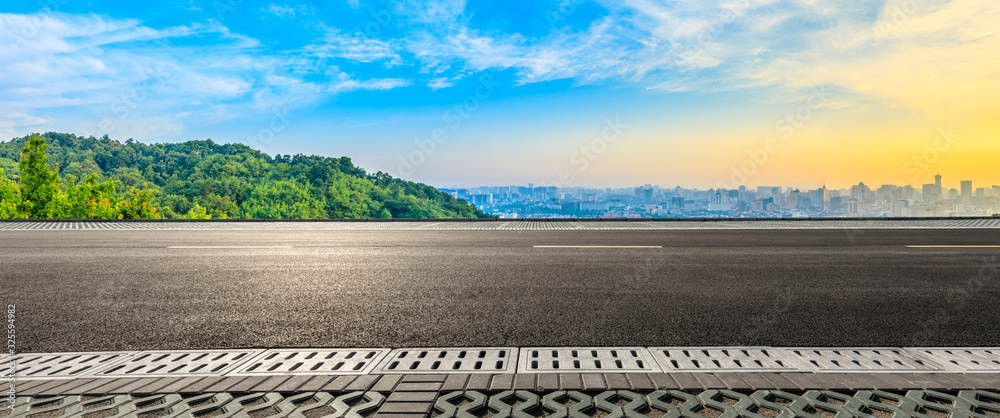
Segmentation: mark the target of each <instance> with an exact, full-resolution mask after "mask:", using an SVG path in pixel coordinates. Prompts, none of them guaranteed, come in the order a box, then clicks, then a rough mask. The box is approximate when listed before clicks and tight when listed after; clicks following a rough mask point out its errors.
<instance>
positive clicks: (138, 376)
mask: <svg viewBox="0 0 1000 418" xmlns="http://www.w3.org/2000/svg"><path fill="white" fill-rule="evenodd" d="M10 360H11V358H9V357H6V358H2V359H0V362H4V363H8V362H9V361H10ZM14 360H16V361H17V364H18V365H19V366H18V367H19V372H18V379H17V380H16V382H15V383H16V386H15V387H16V392H15V396H16V401H15V405H14V407H15V408H14V410H13V414H10V411H9V403H6V404H0V406H6V407H8V409H7V410H4V411H5V412H4V414H5V415H0V416H35V417H38V418H42V417H54V416H69V415H73V414H82V415H87V416H88V417H90V416H94V417H97V416H100V417H108V416H113V415H115V416H143V417H147V416H148V417H154V416H156V417H158V416H175V415H190V416H202V415H210V416H216V415H224V416H230V415H237V416H254V417H263V416H286V415H289V414H291V415H292V416H309V417H313V416H367V415H371V414H374V413H376V412H377V413H378V415H379V416H411V417H412V416H426V415H429V414H432V413H433V414H437V415H441V416H468V415H463V414H479V415H483V414H491V413H492V414H500V415H502V416H507V414H511V415H520V416H542V415H544V414H553V413H554V414H556V415H563V412H565V414H566V415H563V416H590V415H588V414H599V415H600V414H610V413H613V412H615V411H620V412H621V413H622V414H625V415H628V414H626V412H628V411H632V412H633V413H637V414H638V413H641V414H643V416H659V415H657V413H661V412H662V413H664V414H666V413H670V415H669V416H716V415H719V414H721V413H725V412H726V411H729V412H732V413H735V414H736V415H733V416H738V415H743V416H755V415H753V414H758V412H759V410H761V409H765V410H768V411H771V412H774V411H777V412H778V413H780V412H783V411H785V410H786V409H787V410H789V411H791V410H794V411H798V412H794V413H793V415H787V416H824V415H825V416H833V415H831V414H834V415H835V414H836V413H837V412H844V411H849V412H847V414H848V415H842V416H866V414H874V413H875V412H872V411H882V412H886V411H888V412H887V413H889V414H892V413H895V412H898V411H910V412H906V413H903V414H902V415H896V416H909V415H914V414H911V413H912V412H919V411H921V410H923V411H925V412H924V413H927V410H928V408H938V409H937V410H935V411H937V412H941V411H944V412H942V413H944V414H952V415H951V416H998V415H996V414H998V413H1000V394H997V393H996V391H997V389H998V388H1000V350H996V349H988V348H967V349H959V348H933V349H904V348H857V349H845V348H810V349H796V348H774V347H733V348H718V347H716V348H698V347H672V348H642V347H619V348H609V347H603V348H587V347H581V348H572V347H560V348H520V349H518V348H505V347H489V348H447V349H425V348H412V349H395V350H390V349H322V350H320V349H316V350H292V349H284V350H200V351H199V350H192V351H170V352H166V351H162V352H157V351H147V352H113V353H64V354H21V355H18V356H16V357H15V358H14ZM837 399H839V400H837ZM6 402H9V401H6ZM945 404H947V405H945ZM942 405H944V406H942ZM574 407H575V409H573V408H574ZM671 408H673V409H671ZM678 408H679V409H678ZM823 408H826V409H823ZM838 408H839V409H838ZM866 408H867V409H866ZM893 408H895V409H893ZM949 408H950V409H949ZM991 408H992V409H991ZM571 409H572V411H570V410H571ZM515 410H516V411H515ZM563 410H565V411H563ZM866 410H867V411H869V412H864V411H866ZM101 411H103V412H101ZM518 411H519V413H518V414H514V412H518ZM573 411H575V412H573ZM588 411H589V412H588ZM642 411H645V412H642ZM657 411H659V412H657ZM713 411H714V412H713ZM720 411H721V412H720ZM754 411H758V412H754ZM809 411H812V412H809ZM820 411H826V412H827V413H820ZM831 411H833V412H831ZM955 411H964V412H958V413H956V412H955ZM976 411H978V412H976ZM991 411H992V412H991ZM97 412H101V414H100V415H93V414H95V413H97ZM307 412H308V413H307ZM570 412H573V413H572V414H571V413H570ZM150 414H151V415H150ZM678 414H679V415H678ZM747 414H750V415H747ZM991 414H992V415H991ZM764 415H767V414H764ZM771 416H774V415H771ZM915 416H921V415H919V414H917V415H915Z"/></svg>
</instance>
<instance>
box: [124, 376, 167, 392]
mask: <svg viewBox="0 0 1000 418" xmlns="http://www.w3.org/2000/svg"><path fill="white" fill-rule="evenodd" d="M158 380H160V378H156V377H147V378H141V379H139V380H136V381H135V383H132V384H130V385H125V386H122V387H120V388H118V389H115V392H118V393H129V394H131V393H135V392H136V391H137V390H139V389H140V388H142V387H143V386H149V384H150V383H154V382H156V381H158Z"/></svg>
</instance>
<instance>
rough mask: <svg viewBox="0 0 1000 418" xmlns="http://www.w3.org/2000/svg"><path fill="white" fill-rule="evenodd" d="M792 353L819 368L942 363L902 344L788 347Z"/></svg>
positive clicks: (886, 368) (918, 368)
mask: <svg viewBox="0 0 1000 418" xmlns="http://www.w3.org/2000/svg"><path fill="white" fill-rule="evenodd" d="M784 352H785V353H787V355H788V356H790V357H792V358H794V359H796V360H798V361H799V363H802V364H803V365H804V366H805V367H807V368H809V369H810V370H812V371H815V372H856V371H865V372H869V373H873V372H886V373H891V372H897V373H898V372H933V371H942V369H941V367H940V366H938V365H936V364H934V363H932V362H929V361H925V360H922V359H920V358H919V357H917V356H913V355H907V353H906V352H905V351H904V350H903V349H901V348H856V349H855V348H840V349H836V348H787V349H785V350H784Z"/></svg>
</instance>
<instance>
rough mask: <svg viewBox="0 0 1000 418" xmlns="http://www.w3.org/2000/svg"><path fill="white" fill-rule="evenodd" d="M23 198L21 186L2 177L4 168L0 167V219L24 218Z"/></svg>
mask: <svg viewBox="0 0 1000 418" xmlns="http://www.w3.org/2000/svg"><path fill="white" fill-rule="evenodd" d="M27 216H28V215H27V214H26V213H24V200H23V199H21V188H20V187H18V186H17V183H15V182H14V181H12V180H9V179H7V178H6V177H4V169H2V168H0V219H24V218H27Z"/></svg>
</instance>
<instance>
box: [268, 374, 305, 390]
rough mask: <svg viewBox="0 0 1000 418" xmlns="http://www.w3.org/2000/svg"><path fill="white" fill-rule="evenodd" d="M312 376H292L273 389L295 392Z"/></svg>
mask: <svg viewBox="0 0 1000 418" xmlns="http://www.w3.org/2000/svg"><path fill="white" fill-rule="evenodd" d="M312 378H313V376H308V375H298V376H292V378H291V379H288V380H286V381H284V382H281V384H280V385H278V386H277V387H275V388H274V389H273V390H272V391H273V392H283V393H287V392H295V391H297V390H298V389H299V386H302V385H303V384H305V383H306V382H308V381H309V380H310V379H312Z"/></svg>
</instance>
